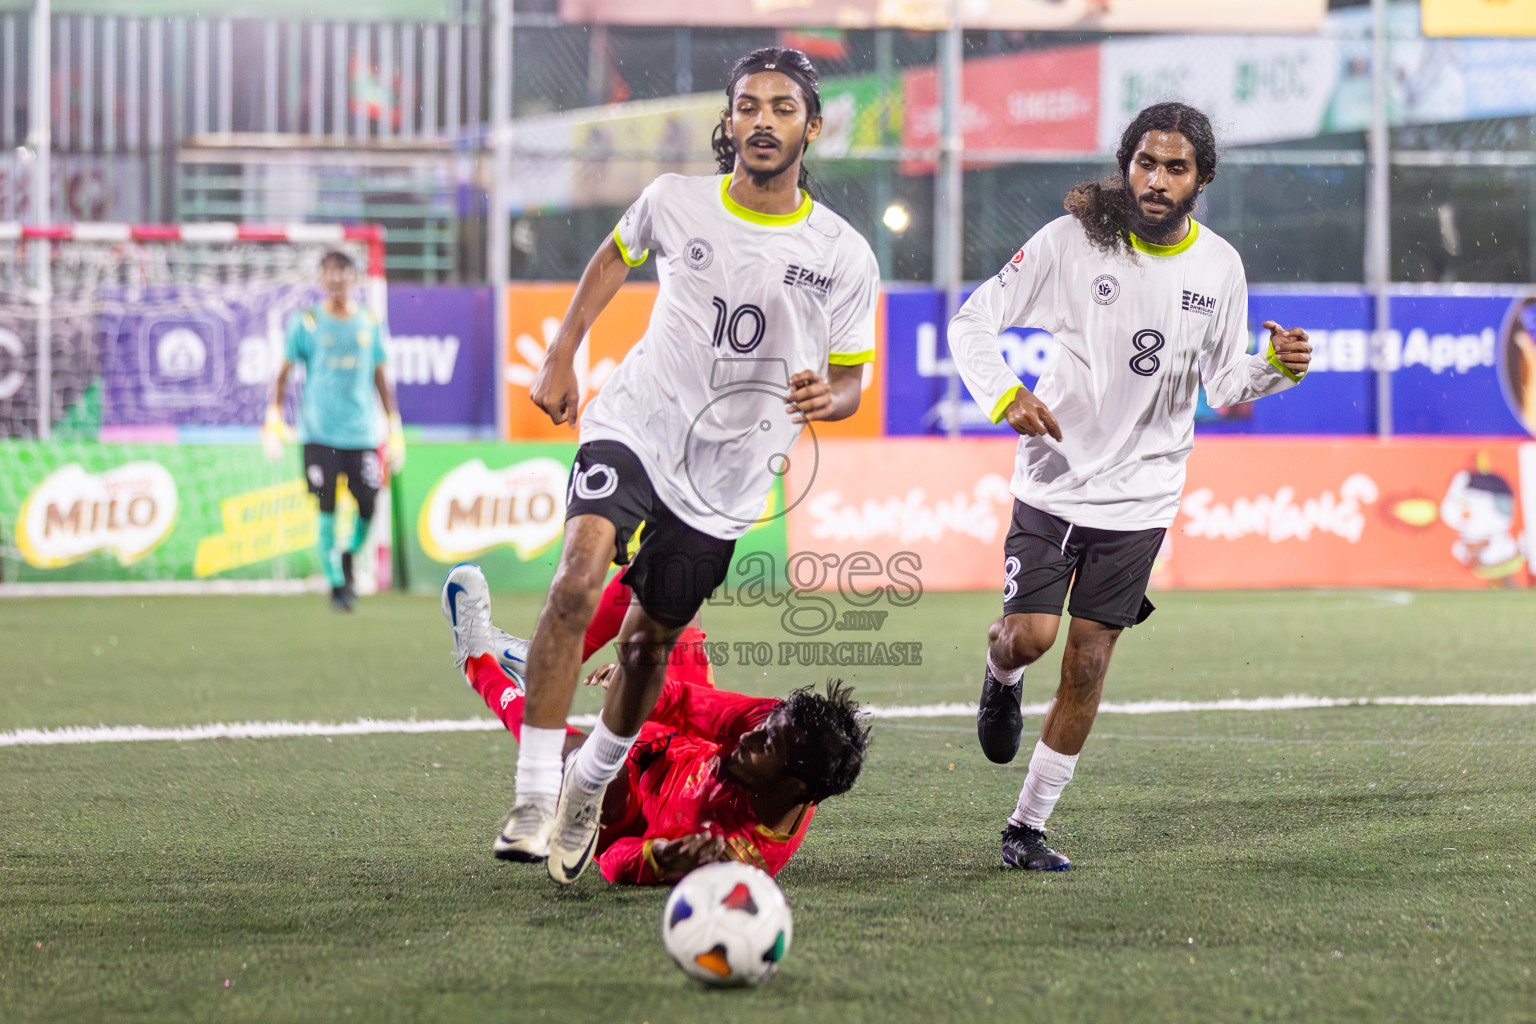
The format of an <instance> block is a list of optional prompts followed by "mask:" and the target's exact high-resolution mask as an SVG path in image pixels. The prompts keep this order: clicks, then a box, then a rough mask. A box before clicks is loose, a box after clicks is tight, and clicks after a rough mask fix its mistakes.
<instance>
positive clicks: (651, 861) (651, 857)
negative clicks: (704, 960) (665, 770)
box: [621, 243, 663, 878]
mask: <svg viewBox="0 0 1536 1024" xmlns="http://www.w3.org/2000/svg"><path fill="white" fill-rule="evenodd" d="M621 248H622V243H621ZM654 842H656V840H654V839H647V840H646V841H645V842H643V843H641V844H640V858H641V859H642V860H644V861H645V862H646V864H648V865H650V868H651V873H652V874H654V875H655V876H656V877H657V878H661V877H663V875H662V873H661V868H660V866H658V865H657V863H656V854H655V853H653V852H652V851H651V844H653V843H654Z"/></svg>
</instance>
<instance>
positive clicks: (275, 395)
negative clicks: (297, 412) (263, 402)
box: [271, 359, 293, 408]
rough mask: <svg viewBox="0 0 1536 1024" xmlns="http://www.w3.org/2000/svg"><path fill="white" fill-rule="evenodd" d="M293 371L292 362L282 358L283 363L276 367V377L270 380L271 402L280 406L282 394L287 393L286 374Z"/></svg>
mask: <svg viewBox="0 0 1536 1024" xmlns="http://www.w3.org/2000/svg"><path fill="white" fill-rule="evenodd" d="M292 372H293V364H292V363H290V362H288V360H286V359H285V360H283V365H282V366H280V367H278V370H277V379H276V380H274V381H273V382H272V403H271V404H273V405H275V406H277V407H278V408H282V405H283V396H284V395H285V394H287V393H288V375H289V374H290V373H292Z"/></svg>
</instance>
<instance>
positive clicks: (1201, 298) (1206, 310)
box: [1183, 288, 1216, 316]
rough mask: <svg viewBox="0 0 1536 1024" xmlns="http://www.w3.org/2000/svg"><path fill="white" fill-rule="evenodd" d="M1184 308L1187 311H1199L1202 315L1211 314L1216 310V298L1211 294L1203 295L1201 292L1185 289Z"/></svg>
mask: <svg viewBox="0 0 1536 1024" xmlns="http://www.w3.org/2000/svg"><path fill="white" fill-rule="evenodd" d="M1183 308H1184V311H1185V312H1186V313H1199V314H1200V315H1201V316H1211V315H1213V314H1214V313H1215V312H1216V300H1215V299H1213V298H1211V297H1210V296H1209V295H1201V294H1200V293H1199V292H1192V291H1190V290H1189V289H1187V288H1186V289H1185V290H1184V302H1183Z"/></svg>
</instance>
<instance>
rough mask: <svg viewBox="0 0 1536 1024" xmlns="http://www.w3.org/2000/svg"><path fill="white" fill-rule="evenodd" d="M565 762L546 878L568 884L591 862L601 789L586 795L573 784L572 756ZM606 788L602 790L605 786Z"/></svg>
mask: <svg viewBox="0 0 1536 1024" xmlns="http://www.w3.org/2000/svg"><path fill="white" fill-rule="evenodd" d="M577 753H579V748H578V750H573V751H571V754H570V756H569V757H567V758H566V759H565V773H564V775H563V776H562V777H561V779H560V801H559V803H558V805H557V806H556V807H555V817H554V821H553V822H552V823H551V824H552V828H551V830H550V834H549V860H548V861H547V862H546V863H545V867H547V868H548V869H549V877H550V878H553V879H554V880H555V881H557V882H559V883H560V884H562V885H570V884H571V883H572V882H574V881H576V879H578V878H580V877H581V873H582V872H583V871H585V870H587V865H588V864H590V863H592V854H593V852H594V851H595V850H596V848H597V830H598V826H599V824H600V819H601V817H602V812H603V790H599V791H598V792H597V793H596V794H593V795H588V794H587V792H586V791H585V790H583V789H582V788H581V787H580V786H578V785H577V784H576V770H575V768H576V754H577ZM605 789H606V787H605Z"/></svg>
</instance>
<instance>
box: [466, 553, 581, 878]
mask: <svg viewBox="0 0 1536 1024" xmlns="http://www.w3.org/2000/svg"><path fill="white" fill-rule="evenodd" d="M443 618H445V619H447V620H448V625H449V626H451V627H452V628H453V646H454V660H453V663H454V665H456V666H457V667H458V669H459V671H460V672H463V670H464V665H465V663H466V662H467V661H469V659H470V658H475V657H479V656H480V655H482V654H489V655H491V656H493V657H494V658H495V659H496V660H497V662H498V663H500V665H501V667H502V670H503V671H505V672H506V673H507V674H508V675H509V676H511V677H512V679H513V680H514V681H515V682H516V683H517V685H518V688H519V689H526V681H527V678H528V675H527V672H528V663H527V658H528V642H527V641H526V640H522V639H520V638H518V637H515V636H513V635H512V634H510V633H507V632H505V631H503V630H500V629H497V628H496V627H495V626H493V625H491V590H490V587H489V586H488V585H487V584H486V582H485V574H484V573H483V572H481V571H480V567H479V566H478V565H475V564H473V563H471V562H463V563H460V564H459V565H456V566H454V567H453V568H452V569H449V570H448V579H447V580H445V581H444V583H443ZM465 681H466V682H468V679H467V677H466V679H465ZM471 688H473V687H471ZM554 820H555V801H554V800H552V799H549V798H548V797H543V798H541V797H529V798H527V799H519V800H518V801H517V802H516V803H515V804H513V805H512V809H511V810H510V811H508V812H507V817H506V819H505V820H504V821H503V822H502V827H501V831H500V832H498V833H497V834H496V839H495V840H494V842H493V843H492V844H491V852H492V853H494V854H495V855H496V856H497V857H499V858H501V859H502V860H515V861H523V862H527V863H536V862H538V861H542V860H544V859H545V858H546V857H548V856H549V835H550V832H551V831H552V829H553V828H554Z"/></svg>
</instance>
